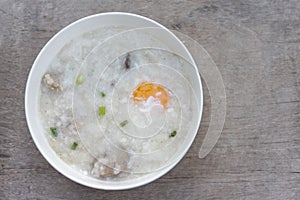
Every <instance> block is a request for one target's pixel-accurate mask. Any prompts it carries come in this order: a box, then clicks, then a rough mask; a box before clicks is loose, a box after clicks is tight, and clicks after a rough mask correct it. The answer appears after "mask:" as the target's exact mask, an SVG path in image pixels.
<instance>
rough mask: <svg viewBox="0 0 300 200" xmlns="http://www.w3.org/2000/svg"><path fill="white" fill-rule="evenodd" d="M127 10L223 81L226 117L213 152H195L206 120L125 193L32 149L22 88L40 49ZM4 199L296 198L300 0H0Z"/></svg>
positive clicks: (0, 192)
mask: <svg viewBox="0 0 300 200" xmlns="http://www.w3.org/2000/svg"><path fill="white" fill-rule="evenodd" d="M107 11H126V12H133V13H137V14H141V15H144V16H147V17H150V18H152V19H154V20H157V21H158V22H160V23H162V24H163V25H165V26H167V27H169V28H171V29H176V30H178V31H181V32H183V33H186V34H188V35H189V36H191V37H192V38H194V39H196V40H197V41H198V42H200V43H201V44H202V45H203V46H204V47H205V48H206V49H207V51H208V52H209V53H210V54H211V56H212V57H213V59H214V60H215V62H216V64H217V65H218V66H219V69H220V72H221V74H222V77H223V79H224V84H225V87H226V93H227V116H226V122H225V127H224V131H223V133H222V136H221V138H220V140H219V142H218V143H217V146H216V147H215V148H214V149H213V151H212V152H211V153H210V154H209V155H208V157H206V158H205V159H202V160H201V159H199V158H198V156H197V154H198V150H199V147H200V144H201V141H202V138H203V134H204V133H205V131H206V129H207V126H208V120H209V117H210V112H209V105H210V97H209V95H207V94H208V93H207V89H206V87H205V85H204V89H205V95H206V96H205V105H204V106H205V109H204V116H203V120H202V126H201V128H200V131H199V135H198V136H197V138H196V141H195V142H194V144H193V146H192V148H191V149H190V151H189V152H188V154H187V155H186V156H185V158H184V159H183V160H182V161H181V162H180V163H179V164H178V165H177V166H176V167H175V168H174V169H173V170H172V171H170V172H169V173H168V174H166V175H165V176H163V177H162V178H160V179H159V180H157V181H155V182H153V183H151V184H148V185H146V186H143V187H140V188H136V189H133V190H128V191H101V190H94V189H90V188H87V187H84V186H81V185H78V184H76V183H74V182H72V181H70V180H69V179H67V178H65V177H64V176H62V175H61V174H59V173H58V172H56V171H55V170H54V169H53V168H52V167H51V166H50V165H49V164H48V163H47V162H46V160H45V159H44V158H43V157H42V156H41V154H40V153H39V152H38V150H37V149H36V147H35V145H34V143H33V141H32V139H31V136H30V134H29V131H28V129H27V125H26V121H25V115H24V89H25V83H26V79H27V75H28V73H29V70H30V68H31V65H32V63H33V61H34V59H35V57H36V56H37V54H38V53H39V51H40V49H41V48H42V47H43V45H44V44H45V43H46V42H47V41H48V40H49V39H50V38H51V37H52V36H53V35H54V34H55V33H56V32H57V31H58V30H60V29H61V28H63V27H64V26H66V25H67V24H69V23H71V22H73V21H75V20H77V19H79V18H81V17H84V16H87V15H91V14H95V13H100V12H107ZM0 95H1V102H0V106H1V107H0V115H1V118H0V199H72V200H75V199H272V200H273V199H300V1H299V0H294V1H292V0H291V1H283V0H277V1H266V0H256V1H255V0H251V1H241V0H239V1H236V0H232V1H228V0H227V1H223V0H215V1H182V0H164V1H160V2H158V1H157V2H154V1H153V2H152V1H148V0H138V1H117V0H110V1H97V0H87V1H81V0H77V1H70V0H68V1H67V0H62V1H58V0H57V1H52V0H22V1H21V0H19V1H17V0H0Z"/></svg>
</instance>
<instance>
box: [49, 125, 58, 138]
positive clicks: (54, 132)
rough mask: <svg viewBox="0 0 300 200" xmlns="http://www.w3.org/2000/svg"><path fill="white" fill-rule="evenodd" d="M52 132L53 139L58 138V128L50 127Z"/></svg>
mask: <svg viewBox="0 0 300 200" xmlns="http://www.w3.org/2000/svg"><path fill="white" fill-rule="evenodd" d="M50 131H51V133H52V136H53V137H57V135H58V134H57V129H56V128H54V127H50Z"/></svg>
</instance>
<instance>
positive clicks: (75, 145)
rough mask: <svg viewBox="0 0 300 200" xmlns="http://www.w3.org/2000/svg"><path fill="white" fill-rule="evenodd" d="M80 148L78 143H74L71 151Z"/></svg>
mask: <svg viewBox="0 0 300 200" xmlns="http://www.w3.org/2000/svg"><path fill="white" fill-rule="evenodd" d="M77 146H78V143H77V142H73V144H72V146H71V149H72V150H75V149H76V148H77Z"/></svg>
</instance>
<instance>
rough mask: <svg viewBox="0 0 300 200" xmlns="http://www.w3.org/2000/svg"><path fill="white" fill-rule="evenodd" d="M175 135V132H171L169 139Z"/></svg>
mask: <svg viewBox="0 0 300 200" xmlns="http://www.w3.org/2000/svg"><path fill="white" fill-rule="evenodd" d="M176 134H177V131H173V132H172V133H171V134H170V135H169V137H175V136H176Z"/></svg>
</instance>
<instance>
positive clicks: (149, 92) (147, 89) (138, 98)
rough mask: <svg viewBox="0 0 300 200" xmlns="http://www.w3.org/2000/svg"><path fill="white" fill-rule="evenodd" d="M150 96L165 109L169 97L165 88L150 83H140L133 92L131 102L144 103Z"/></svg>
mask: <svg viewBox="0 0 300 200" xmlns="http://www.w3.org/2000/svg"><path fill="white" fill-rule="evenodd" d="M150 96H152V97H153V98H154V99H158V100H159V101H160V104H161V105H162V106H163V107H164V109H166V108H167V105H168V101H169V95H168V92H167V91H166V89H165V88H163V87H162V86H160V85H158V84H155V83H151V82H142V83H140V84H139V85H138V86H137V87H136V89H135V90H134V92H133V100H134V101H135V102H136V103H137V102H142V101H146V100H147V99H148V98H149V97H150Z"/></svg>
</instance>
